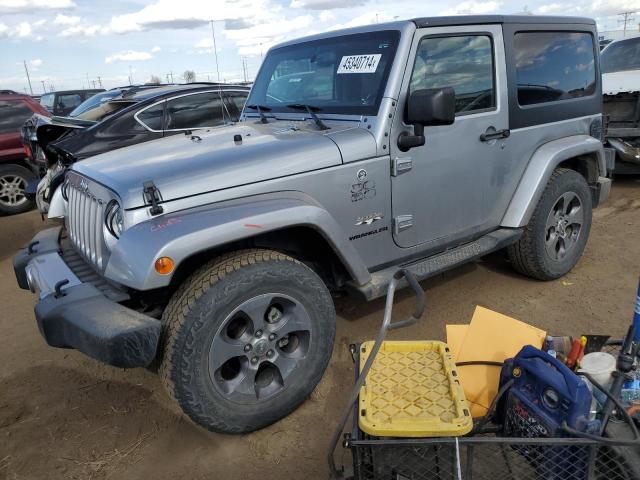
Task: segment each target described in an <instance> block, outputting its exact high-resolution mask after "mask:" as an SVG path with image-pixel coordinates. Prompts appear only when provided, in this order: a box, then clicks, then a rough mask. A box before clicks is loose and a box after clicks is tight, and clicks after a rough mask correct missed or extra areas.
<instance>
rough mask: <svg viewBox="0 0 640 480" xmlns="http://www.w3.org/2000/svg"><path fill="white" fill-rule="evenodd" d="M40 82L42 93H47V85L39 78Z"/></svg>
mask: <svg viewBox="0 0 640 480" xmlns="http://www.w3.org/2000/svg"><path fill="white" fill-rule="evenodd" d="M40 81H41V82H42V93H47V86H46V85H45V84H44V80H40Z"/></svg>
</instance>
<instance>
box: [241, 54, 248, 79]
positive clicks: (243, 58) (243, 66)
mask: <svg viewBox="0 0 640 480" xmlns="http://www.w3.org/2000/svg"><path fill="white" fill-rule="evenodd" d="M242 73H243V74H244V83H247V58H246V57H242Z"/></svg>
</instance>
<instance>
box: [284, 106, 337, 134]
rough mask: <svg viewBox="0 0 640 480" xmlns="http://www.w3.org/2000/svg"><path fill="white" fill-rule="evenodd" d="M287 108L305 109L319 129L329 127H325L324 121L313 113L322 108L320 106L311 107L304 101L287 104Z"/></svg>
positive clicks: (327, 128)
mask: <svg viewBox="0 0 640 480" xmlns="http://www.w3.org/2000/svg"><path fill="white" fill-rule="evenodd" d="M287 108H293V109H294V110H306V111H307V113H308V114H309V115H311V118H313V121H314V122H315V123H316V125H317V126H318V128H319V129H320V130H329V127H327V126H326V125H325V124H324V122H323V121H322V120H320V119H319V118H318V116H317V115H316V114H315V113H314V112H319V111H320V110H322V109H321V108H319V107H313V106H311V105H307V104H304V103H292V104H291V105H287Z"/></svg>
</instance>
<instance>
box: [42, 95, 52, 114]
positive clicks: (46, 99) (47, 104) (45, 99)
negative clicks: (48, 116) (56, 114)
mask: <svg viewBox="0 0 640 480" xmlns="http://www.w3.org/2000/svg"><path fill="white" fill-rule="evenodd" d="M54 100H55V95H54V94H53V93H48V94H46V95H43V96H42V97H40V105H42V106H43V107H44V108H46V109H47V110H49V111H52V110H53V101H54Z"/></svg>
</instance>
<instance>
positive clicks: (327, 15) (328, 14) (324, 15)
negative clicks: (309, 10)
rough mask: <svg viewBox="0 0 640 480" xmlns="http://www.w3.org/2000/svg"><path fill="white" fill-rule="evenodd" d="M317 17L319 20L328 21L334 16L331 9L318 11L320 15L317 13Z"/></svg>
mask: <svg viewBox="0 0 640 480" xmlns="http://www.w3.org/2000/svg"><path fill="white" fill-rule="evenodd" d="M318 18H320V21H321V22H330V21H331V20H334V19H335V18H336V16H335V15H334V13H333V12H332V11H331V10H323V11H321V12H320V15H318Z"/></svg>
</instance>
